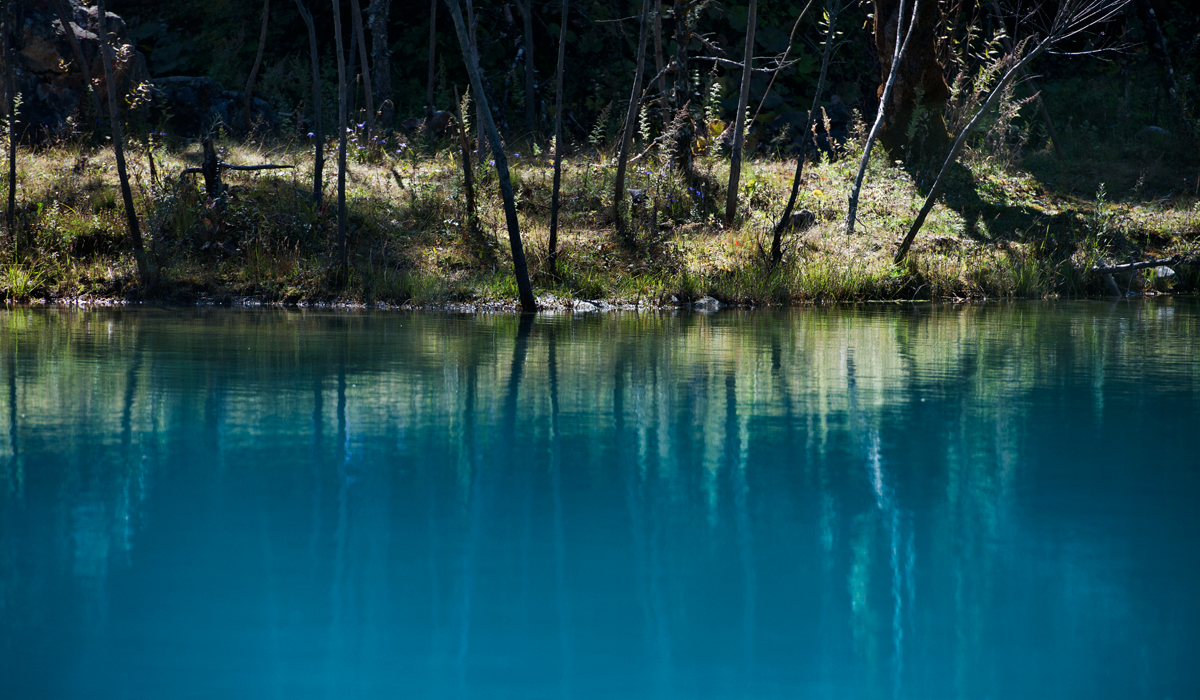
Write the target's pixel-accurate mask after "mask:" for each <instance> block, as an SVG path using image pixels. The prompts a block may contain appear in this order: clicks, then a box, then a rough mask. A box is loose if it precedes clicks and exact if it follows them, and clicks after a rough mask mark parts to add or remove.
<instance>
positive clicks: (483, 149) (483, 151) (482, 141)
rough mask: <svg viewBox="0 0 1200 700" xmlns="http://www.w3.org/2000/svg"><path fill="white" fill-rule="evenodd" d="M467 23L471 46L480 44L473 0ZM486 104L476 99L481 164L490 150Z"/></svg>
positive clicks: (476, 138)
mask: <svg viewBox="0 0 1200 700" xmlns="http://www.w3.org/2000/svg"><path fill="white" fill-rule="evenodd" d="M467 23H468V25H470V26H469V27H468V32H467V36H468V38H469V39H470V41H471V46H478V44H476V43H475V5H474V3H472V2H471V0H467ZM480 79H481V81H482V79H483V76H480ZM484 85H485V87H486V85H487V83H484ZM484 104H486V102H481V101H480V100H478V99H476V100H475V133H476V137H475V150H476V151H477V155H478V157H479V164H480V165H483V164H484V163H486V162H487V151H488V141H487V130H486V129H484V128H483V106H484Z"/></svg>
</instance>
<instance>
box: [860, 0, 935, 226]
mask: <svg viewBox="0 0 1200 700" xmlns="http://www.w3.org/2000/svg"><path fill="white" fill-rule="evenodd" d="M920 4H921V0H913V11H912V17H910V18H909V26H908V33H907V34H905V35H904V40H903V41H901V40H900V36H899V35H900V33H901V32H903V31H904V25H903V23H897V24H896V34H897V36H896V44H895V46H896V55H895V56H893V57H892V69H891V70H890V71H888V78H887V83H885V84H884V86H883V97H882V98H880V100H879V104H880V109H878V110H876V112H875V123H874V124H872V125H871V132H870V133H869V134H867V142H866V143H865V144H863V152H862V158H861V159H860V160H859V161H858V174H857V175H856V176H855V178H854V187H853V188H851V190H850V199H849V206H847V207H846V235H847V236H850V235H853V234H854V220H855V217H856V216H857V214H858V195H859V192H860V191H861V190H862V183H863V177H864V176H865V175H866V173H867V163H869V162H870V160H871V148H872V147H873V146H874V145H875V138H876V137H877V136H878V135H879V128H880V127H881V126H882V125H883V116H884V114H885V110H884V109H882V106H883V105H885V104H887V102H888V98H889V97H891V94H892V87H893V86H894V85H895V83H896V67H897V66H899V65H900V63H901V62H902V61H903V60H904V52H905V51H906V50H907V49H908V40H909V39H911V38H912V28H913V20H915V19H916V15H917V12H918V11H919V10H920ZM900 17H901V19H903V17H904V0H900Z"/></svg>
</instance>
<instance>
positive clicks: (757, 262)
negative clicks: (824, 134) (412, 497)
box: [0, 140, 1200, 307]
mask: <svg viewBox="0 0 1200 700" xmlns="http://www.w3.org/2000/svg"><path fill="white" fill-rule="evenodd" d="M148 143H149V142H148V141H147V140H142V142H141V143H140V145H139V144H138V143H136V142H135V143H133V144H131V146H130V152H129V155H128V156H127V157H128V158H129V160H130V163H131V169H132V176H133V178H134V183H135V184H134V198H135V204H136V207H137V210H138V214H139V216H140V217H141V219H142V222H143V230H144V232H145V234H144V235H145V236H146V247H147V250H148V251H149V257H150V261H151V264H152V265H153V270H154V275H153V279H152V281H149V282H146V283H143V282H141V281H140V280H139V279H138V277H137V274H136V266H135V264H134V262H133V258H132V253H131V252H130V250H131V246H130V245H129V242H128V241H127V240H126V237H125V235H124V221H123V213H122V209H121V205H120V201H121V198H120V194H119V190H118V188H117V180H116V169H115V166H114V163H113V159H112V155H111V150H110V149H102V148H94V147H91V146H85V145H80V144H78V143H63V144H58V145H53V146H46V147H43V148H39V149H36V150H22V151H20V152H19V153H18V187H17V202H18V208H17V226H16V231H15V235H7V236H6V237H5V238H4V239H3V241H2V243H0V297H3V298H4V299H6V300H8V301H37V300H44V301H46V302H55V303H62V302H68V301H76V300H128V301H157V302H166V303H197V302H212V303H228V302H237V301H255V302H263V303H362V304H387V305H404V304H409V305H414V306H447V305H455V304H468V305H486V306H499V307H504V306H515V300H516V296H517V295H516V285H515V282H514V281H513V278H512V274H511V267H512V266H511V260H510V258H509V252H508V243H507V234H506V231H505V228H504V219H503V212H502V209H501V206H500V201H499V195H498V188H497V186H496V178H495V173H494V170H493V169H491V168H489V167H487V166H486V165H485V166H484V167H483V168H481V169H480V170H477V177H478V178H479V182H478V184H477V192H478V193H479V195H478V196H479V198H480V208H481V209H480V211H481V219H482V221H481V224H482V229H483V236H482V237H481V238H472V237H471V236H469V235H468V234H467V227H466V226H465V221H464V217H465V214H464V210H463V204H462V199H463V198H462V184H461V183H462V177H461V169H460V165H459V163H458V160H457V158H456V157H455V156H456V154H455V152H454V151H452V150H450V149H449V148H448V147H446V146H445V145H444V144H443V146H442V147H440V148H439V147H436V146H430V145H425V146H415V145H414V146H412V147H409V148H401V149H399V150H398V151H397V149H396V147H395V146H396V145H398V144H393V146H392V147H391V148H389V149H388V154H387V155H377V156H376V157H375V158H374V159H365V158H363V159H360V160H359V162H352V164H351V167H350V170H349V177H348V183H347V197H348V202H349V242H350V271H349V275H348V278H347V279H343V278H341V277H340V276H338V275H337V274H335V268H334V266H333V262H332V261H333V260H334V240H335V236H336V216H335V205H334V202H331V201H330V200H331V199H332V198H333V187H332V186H331V182H330V180H331V179H332V178H333V177H335V176H336V170H335V168H336V166H335V164H336V159H333V160H332V164H334V165H333V167H330V166H329V165H327V169H326V193H327V194H326V203H325V204H324V205H323V206H321V207H319V208H318V207H314V205H313V204H312V198H311V190H310V188H311V166H312V154H311V151H310V149H309V148H308V146H307V144H305V143H302V142H286V141H279V142H273V143H270V144H261V143H238V142H233V141H225V142H222V143H219V144H218V146H219V149H220V150H222V151H223V153H222V159H223V160H224V161H226V162H229V163H235V164H256V163H266V162H270V163H277V164H287V165H293V166H295V170H281V171H267V172H262V173H235V172H228V171H227V172H226V173H225V174H224V177H225V181H226V183H227V184H228V189H227V192H226V194H225V195H224V196H223V197H222V198H221V201H218V202H213V201H210V200H208V199H207V197H205V195H204V193H203V183H202V180H201V178H199V176H188V177H186V178H182V179H181V178H180V176H179V173H180V172H181V171H182V170H183V169H184V168H186V167H190V166H195V165H199V163H200V160H201V153H200V147H199V145H198V144H196V143H194V142H186V141H174V140H166V141H165V142H163V143H159V144H156V145H155V147H154V149H153V158H154V176H152V173H151V165H150V163H151V160H150V155H149V148H148ZM855 151H856V148H855V146H854V144H851V145H850V149H849V154H850V157H845V158H842V159H840V160H838V161H836V162H832V163H831V162H821V163H818V164H816V165H815V166H813V167H811V168H809V170H808V175H807V177H806V180H805V182H804V185H803V186H802V188H801V193H800V199H799V202H798V207H800V208H806V209H809V210H811V211H812V212H814V213H815V214H816V219H817V223H816V225H815V226H813V227H812V228H810V229H808V230H806V231H803V232H794V233H792V234H789V236H788V238H787V239H786V241H785V249H786V254H785V259H784V262H783V264H782V265H780V266H779V267H777V268H774V269H772V268H771V266H770V265H768V264H767V260H766V256H765V255H764V254H763V250H764V249H766V250H769V248H770V232H771V228H772V225H773V223H774V221H775V218H776V217H778V216H779V214H780V212H781V210H782V205H783V203H784V202H785V201H786V197H787V193H788V191H789V188H790V185H791V176H792V173H793V170H794V167H795V165H794V161H787V160H778V159H750V161H749V162H748V163H747V164H746V165H745V169H744V171H743V174H742V178H741V182H742V196H741V198H740V201H741V208H742V211H741V216H740V222H739V224H738V225H736V226H735V227H734V228H732V229H726V228H723V227H722V226H721V225H720V223H719V221H720V218H721V214H722V211H721V207H722V206H723V204H720V202H723V200H724V192H723V188H724V183H725V182H726V181H727V177H728V162H727V160H726V159H725V158H723V157H718V156H714V155H706V156H701V157H699V158H698V159H697V168H696V170H697V173H698V175H699V178H698V181H697V182H694V183H691V184H692V185H693V186H691V187H689V186H688V183H685V182H684V181H683V180H682V179H681V178H680V177H679V176H678V175H676V174H674V173H673V172H671V171H670V170H669V169H667V168H665V167H663V166H662V165H661V164H660V163H658V162H653V163H650V164H648V161H649V160H650V158H647V159H646V160H643V161H641V162H639V163H638V164H636V165H635V166H633V167H632V168H631V173H632V177H631V179H630V181H629V183H628V186H629V187H632V188H637V189H645V190H646V191H647V197H646V202H647V204H646V205H644V206H641V207H639V208H638V209H637V210H635V211H634V212H632V214H631V216H632V219H633V221H634V229H635V234H634V236H633V239H632V240H631V241H624V240H621V239H619V238H618V237H617V236H616V235H615V233H614V231H613V226H612V213H611V202H612V192H611V183H612V179H613V174H614V171H615V167H614V166H612V165H611V158H610V157H609V156H608V154H605V153H602V152H595V151H593V152H590V153H585V154H579V155H576V156H574V157H572V158H570V159H568V160H566V161H565V162H564V178H563V210H562V213H561V233H560V244H561V251H562V253H561V254H560V260H559V268H558V270H557V272H556V273H554V274H551V272H550V271H549V270H548V269H547V261H546V257H547V238H548V225H549V213H550V191H551V182H552V172H551V166H550V159H549V157H548V154H545V153H542V154H536V155H535V154H530V153H520V154H516V153H514V154H513V155H512V158H511V160H510V165H511V167H512V168H513V178H514V185H515V188H516V192H517V197H518V211H519V214H520V218H521V225H522V234H523V236H524V238H525V246H526V252H527V255H528V257H529V262H530V269H531V273H532V276H533V281H534V286H535V292H536V293H537V294H538V296H539V300H540V302H541V303H542V304H543V305H544V306H550V307H554V306H563V305H568V306H569V305H572V304H574V303H576V302H577V301H580V300H590V301H605V302H608V303H615V304H633V305H676V304H682V303H687V302H689V301H693V300H695V299H698V298H700V297H703V296H713V297H715V298H717V299H719V300H721V301H722V302H725V303H732V304H794V303H806V302H825V301H855V300H870V299H914V298H915V299H943V300H973V299H992V298H1040V297H1047V296H1054V295H1061V296H1073V297H1074V296H1089V295H1104V294H1107V293H1108V290H1110V289H1111V287H1108V288H1106V285H1105V281H1104V280H1103V279H1102V278H1101V276H1100V275H1097V274H1095V273H1093V272H1091V268H1092V267H1093V266H1094V265H1097V264H1102V263H1114V262H1127V261H1130V260H1135V259H1147V258H1154V257H1158V256H1168V255H1174V254H1186V255H1190V256H1195V255H1198V254H1200V204H1198V202H1197V199H1196V197H1195V193H1194V192H1193V191H1181V190H1180V189H1179V188H1176V189H1175V190H1174V191H1169V192H1168V191H1164V190H1155V189H1154V187H1153V186H1147V183H1146V182H1145V180H1144V178H1143V179H1141V180H1137V181H1136V182H1135V183H1124V184H1119V186H1118V187H1117V188H1115V189H1114V188H1110V187H1106V186H1104V185H1102V184H1100V183H1102V182H1103V181H1104V172H1105V170H1104V169H1105V168H1110V169H1111V171H1112V172H1113V173H1114V174H1117V175H1118V176H1119V175H1120V173H1121V172H1126V171H1129V169H1130V166H1129V165H1128V163H1125V162H1124V161H1122V162H1115V161H1113V162H1109V163H1107V164H1105V163H1095V162H1092V163H1089V164H1086V165H1075V166H1066V167H1061V166H1057V165H1056V164H1054V163H1053V158H1052V157H1051V156H1049V155H1048V154H1045V153H1043V154H1035V157H1031V158H1030V159H1027V162H1028V163H1031V164H1032V165H1031V166H1030V169H1029V170H1023V169H1021V168H1019V167H1012V166H1005V165H1003V164H1001V163H998V162H996V161H995V160H994V159H992V158H989V157H988V156H987V155H986V154H984V153H980V152H974V153H969V154H968V156H967V157H966V158H965V159H964V165H963V166H962V167H960V168H958V170H957V171H956V172H955V174H954V177H953V182H952V184H951V186H950V187H949V189H948V191H947V193H946V196H945V197H944V198H943V202H942V203H940V204H939V205H938V206H937V207H936V208H935V209H934V212H933V215H932V216H931V217H930V219H929V221H928V223H927V224H926V226H925V228H924V229H923V230H922V232H921V234H920V236H919V237H918V239H917V243H916V245H915V246H914V248H913V251H912V255H910V257H909V259H908V260H907V261H905V262H904V263H903V264H902V265H901V266H894V265H893V264H892V262H891V259H892V255H893V254H894V252H895V250H896V245H897V244H898V242H899V240H900V238H901V237H902V236H903V234H904V232H905V230H906V228H907V226H908V224H909V223H911V221H912V219H913V218H914V217H915V215H916V212H917V210H918V209H919V207H920V205H921V201H922V198H923V196H924V192H925V190H924V189H923V185H924V184H926V183H923V182H922V180H923V179H925V178H926V176H923V175H922V174H920V173H915V174H914V171H911V170H906V169H904V168H901V167H899V166H897V165H895V164H888V163H886V162H885V161H884V160H883V157H882V156H879V157H877V158H876V159H875V162H873V163H872V166H871V169H870V171H869V175H868V184H867V186H866V188H865V189H864V191H863V195H862V200H861V203H860V206H859V217H860V218H859V222H858V225H857V229H858V231H857V232H856V233H855V235H853V236H851V237H847V236H845V235H844V234H843V233H842V223H843V217H844V212H845V202H846V197H847V195H848V192H849V186H850V184H851V181H852V179H853V176H854V168H855V167H856V164H857V163H856V160H857V159H856V157H854V154H855ZM356 152H359V153H361V151H356ZM333 155H336V154H333ZM1137 157H1140V156H1138V154H1134V158H1135V159H1136V158H1137ZM1039 159H1040V160H1039ZM327 163H330V161H327ZM281 173H282V174H281ZM1097 173H1099V175H1097ZM1126 179H1130V178H1126ZM1093 186H1094V189H1092V187H1093ZM1188 189H1190V188H1188ZM1081 190H1082V191H1081ZM5 194H6V193H5ZM1163 272H1165V271H1164V270H1158V271H1156V270H1154V269H1147V270H1142V271H1138V272H1136V273H1134V274H1131V275H1127V276H1126V277H1124V278H1118V279H1116V282H1117V284H1118V285H1119V286H1120V288H1121V291H1122V292H1133V293H1161V292H1175V293H1193V292H1195V291H1196V290H1197V288H1198V283H1200V275H1198V273H1197V270H1196V269H1194V268H1188V267H1180V268H1178V269H1177V270H1176V274H1174V275H1165V274H1160V273H1163Z"/></svg>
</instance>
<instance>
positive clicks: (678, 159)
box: [671, 0, 696, 183]
mask: <svg viewBox="0 0 1200 700" xmlns="http://www.w3.org/2000/svg"><path fill="white" fill-rule="evenodd" d="M693 5H695V0H674V5H673V6H672V8H671V14H672V16H673V17H674V18H675V82H674V84H673V85H672V86H671V108H672V109H674V110H675V111H676V113H678V112H679V111H680V110H686V109H689V104H690V102H691V90H692V85H691V82H690V81H691V73H690V68H689V66H688V44H690V43H691V42H692V33H693V32H694V31H695V26H694V25H693V24H692V23H691V20H690V17H691V9H692V6H693ZM695 137H696V135H695V132H694V130H693V128H692V120H691V119H690V118H687V119H684V120H682V123H681V124H680V126H679V130H678V131H677V132H676V133H675V142H674V143H673V144H672V146H671V162H672V163H673V164H674V166H675V168H676V169H677V170H679V171H680V172H682V173H683V174H684V176H685V178H686V179H687V181H688V182H689V183H690V182H691V181H692V179H693V174H692V145H693V143H694V141H695Z"/></svg>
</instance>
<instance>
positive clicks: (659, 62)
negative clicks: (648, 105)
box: [654, 0, 667, 107]
mask: <svg viewBox="0 0 1200 700" xmlns="http://www.w3.org/2000/svg"><path fill="white" fill-rule="evenodd" d="M654 71H655V73H654V74H655V75H657V76H658V92H659V95H661V97H660V98H659V100H658V104H659V106H660V107H666V106H667V76H666V75H664V74H663V45H662V0H654Z"/></svg>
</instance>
